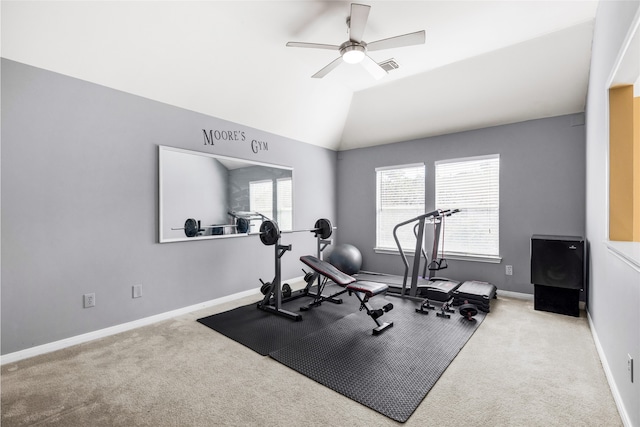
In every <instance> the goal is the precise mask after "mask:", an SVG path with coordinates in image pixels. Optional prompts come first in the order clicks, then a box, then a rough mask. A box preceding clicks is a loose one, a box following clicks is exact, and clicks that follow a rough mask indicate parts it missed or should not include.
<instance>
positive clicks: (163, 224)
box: [158, 145, 293, 243]
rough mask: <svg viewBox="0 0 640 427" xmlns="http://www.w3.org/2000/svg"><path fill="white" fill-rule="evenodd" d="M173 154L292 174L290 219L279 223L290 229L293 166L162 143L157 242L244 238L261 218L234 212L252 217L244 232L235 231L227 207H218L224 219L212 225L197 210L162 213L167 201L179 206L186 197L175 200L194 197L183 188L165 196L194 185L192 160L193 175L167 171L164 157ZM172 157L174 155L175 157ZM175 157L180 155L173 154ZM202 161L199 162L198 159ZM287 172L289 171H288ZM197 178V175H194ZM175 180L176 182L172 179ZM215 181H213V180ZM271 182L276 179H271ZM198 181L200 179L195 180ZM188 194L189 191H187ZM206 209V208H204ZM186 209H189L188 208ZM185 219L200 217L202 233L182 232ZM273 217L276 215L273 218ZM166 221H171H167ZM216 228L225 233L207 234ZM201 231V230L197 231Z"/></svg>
mask: <svg viewBox="0 0 640 427" xmlns="http://www.w3.org/2000/svg"><path fill="white" fill-rule="evenodd" d="M175 154H182V155H185V157H184V158H183V159H184V160H185V161H188V160H189V159H188V156H197V157H194V159H199V160H200V159H203V158H204V159H215V160H218V162H220V164H222V165H224V166H225V167H226V168H227V169H229V170H232V169H239V168H246V167H254V166H259V167H265V168H272V169H278V170H279V171H284V175H285V176H287V175H288V176H290V177H291V202H290V203H291V205H290V206H291V218H290V225H289V226H286V225H284V224H283V225H284V228H283V227H282V226H281V231H290V230H291V225H292V224H293V168H291V167H288V166H282V165H275V164H271V163H263V162H256V161H252V160H246V159H239V158H234V157H228V156H222V155H219V154H212V153H206V152H201V151H193V150H186V149H182V148H176V147H170V146H165V145H159V146H158V223H159V224H158V241H159V243H170V242H186V241H188V242H192V241H201V240H208V239H224V238H233V237H246V236H249V235H251V234H252V233H256V232H257V228H258V227H259V223H260V221H261V216H260V215H259V214H258V215H249V214H251V213H250V212H247V211H248V209H247V211H244V210H243V211H237V212H236V214H238V215H239V216H243V217H244V216H247V217H248V218H251V219H252V221H251V224H252V226H251V228H250V229H249V231H248V232H246V233H238V232H236V229H235V227H234V226H233V225H234V224H233V216H232V215H231V214H230V211H231V209H230V206H222V207H218V208H217V210H218V211H219V212H218V214H217V216H226V217H227V220H226V221H216V224H215V225H211V224H206V220H207V218H198V217H197V216H198V215H199V212H196V211H198V210H199V209H195V210H194V211H193V214H192V213H182V214H173V213H171V214H169V213H168V212H165V209H166V206H165V204H166V203H174V204H175V203H177V204H179V205H182V203H183V202H185V200H184V199H183V200H178V199H181V198H184V197H186V198H188V199H189V200H193V194H192V193H193V192H192V191H191V192H189V191H186V192H185V194H182V191H179V193H180V194H179V196H176V193H177V192H176V191H172V194H171V195H168V194H167V192H168V191H171V189H172V188H174V189H175V188H185V187H189V188H191V187H193V186H195V185H196V184H194V182H196V181H194V176H193V175H195V174H196V172H195V170H196V169H197V168H198V163H193V167H191V165H190V166H189V167H188V168H186V169H189V170H190V171H191V172H193V175H191V176H190V175H188V174H184V175H182V174H180V176H175V175H176V174H175V173H172V172H170V169H172V166H171V167H170V166H168V165H167V163H166V162H167V160H168V159H169V158H170V156H172V155H175ZM174 157H175V156H174ZM176 158H179V156H178V157H176ZM200 163H202V162H200ZM287 172H288V173H287ZM167 174H171V175H174V176H173V178H171V179H172V180H173V181H174V182H168V179H169V178H170V177H169V176H168V175H167ZM195 179H196V180H197V178H195ZM175 181H178V182H175ZM213 181H215V180H213ZM274 181H276V180H275V179H274ZM197 182H199V183H200V181H197ZM248 183H249V181H247V185H248ZM202 185H203V186H205V187H206V188H205V189H202V191H204V192H206V191H216V189H217V188H218V189H219V188H220V187H221V185H222V184H219V183H211V182H209V183H208V184H207V183H203V184H202ZM227 185H228V182H226V181H225V183H224V186H225V191H227V190H228V188H227ZM198 191H200V188H198ZM190 193H191V194H190ZM189 196H191V198H189ZM199 196H200V194H198V197H199ZM225 197H226V195H225ZM168 199H172V200H171V201H169V200H168ZM207 203H208V204H209V210H211V206H213V205H215V203H216V202H215V201H213V202H207ZM186 205H190V203H188V201H187V203H186ZM185 209H187V210H189V208H188V207H185ZM205 210H206V209H205ZM177 211H178V212H180V209H177ZM189 212H191V211H190V210H189ZM176 215H183V216H184V218H182V219H180V220H177V219H176ZM188 218H193V219H195V220H196V221H197V220H203V223H202V226H203V228H204V230H205V231H204V233H205V234H204V235H197V236H194V237H187V236H186V234H185V232H184V226H185V221H186V220H187V219H188ZM274 219H275V218H274ZM167 222H171V223H170V224H169V223H167ZM214 227H215V228H217V229H220V227H223V228H224V230H225V232H224V234H220V235H209V234H206V230H209V229H212V228H214ZM199 234H200V233H199Z"/></svg>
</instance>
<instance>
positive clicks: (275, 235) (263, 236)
mask: <svg viewBox="0 0 640 427" xmlns="http://www.w3.org/2000/svg"><path fill="white" fill-rule="evenodd" d="M278 240H280V229H279V228H278V224H276V223H275V221H271V220H270V219H267V220H265V221H263V222H262V224H260V241H261V242H262V243H263V244H265V245H267V246H271V245H275V244H276V243H278Z"/></svg>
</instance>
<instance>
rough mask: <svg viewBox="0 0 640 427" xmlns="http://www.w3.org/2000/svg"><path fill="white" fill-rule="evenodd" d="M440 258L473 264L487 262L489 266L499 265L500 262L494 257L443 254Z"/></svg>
mask: <svg viewBox="0 0 640 427" xmlns="http://www.w3.org/2000/svg"><path fill="white" fill-rule="evenodd" d="M442 258H444V259H454V260H457V261H474V262H487V263H490V264H500V263H501V262H502V257H501V256H499V255H498V256H494V255H471V254H468V255H462V254H448V253H446V252H445V253H444V254H443V256H442Z"/></svg>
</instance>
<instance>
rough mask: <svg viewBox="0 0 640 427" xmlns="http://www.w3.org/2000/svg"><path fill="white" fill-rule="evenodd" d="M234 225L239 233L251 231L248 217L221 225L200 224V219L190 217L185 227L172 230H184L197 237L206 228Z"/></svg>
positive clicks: (185, 232)
mask: <svg viewBox="0 0 640 427" xmlns="http://www.w3.org/2000/svg"><path fill="white" fill-rule="evenodd" d="M222 227H232V228H235V229H236V230H238V233H240V234H242V233H246V232H247V231H249V220H248V219H246V218H236V223H235V224H221V225H200V221H196V220H195V219H193V218H188V219H187V220H186V221H185V222H184V227H178V228H172V230H184V234H185V235H186V236H187V237H195V236H197V235H198V233H199V232H201V231H204V229H205V228H222Z"/></svg>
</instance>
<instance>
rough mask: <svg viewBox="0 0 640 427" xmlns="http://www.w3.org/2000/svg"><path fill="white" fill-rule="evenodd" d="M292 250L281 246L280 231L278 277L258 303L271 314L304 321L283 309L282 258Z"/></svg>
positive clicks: (276, 249)
mask: <svg viewBox="0 0 640 427" xmlns="http://www.w3.org/2000/svg"><path fill="white" fill-rule="evenodd" d="M274 224H275V223H274ZM290 250H291V245H287V246H284V245H281V244H280V232H279V230H278V242H277V243H276V245H275V260H276V275H275V277H274V278H273V280H272V281H271V286H270V287H269V289H268V290H267V292H266V293H265V296H264V298H263V299H262V301H260V302H259V303H258V308H259V309H260V310H264V311H267V312H269V313H273V314H277V315H279V316H283V317H287V318H289V319H293V320H295V321H299V320H302V316H301V315H300V314H298V313H293V312H291V311H289V310H285V309H283V308H282V284H281V283H280V282H281V280H282V278H281V277H280V274H281V273H280V272H281V264H280V258H282V256H283V255H284V254H285V253H286V252H287V251H290Z"/></svg>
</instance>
